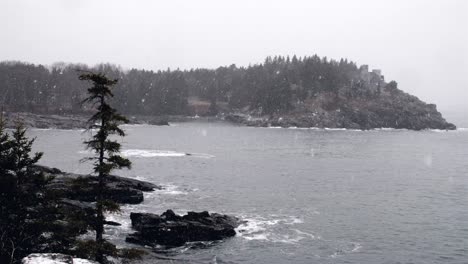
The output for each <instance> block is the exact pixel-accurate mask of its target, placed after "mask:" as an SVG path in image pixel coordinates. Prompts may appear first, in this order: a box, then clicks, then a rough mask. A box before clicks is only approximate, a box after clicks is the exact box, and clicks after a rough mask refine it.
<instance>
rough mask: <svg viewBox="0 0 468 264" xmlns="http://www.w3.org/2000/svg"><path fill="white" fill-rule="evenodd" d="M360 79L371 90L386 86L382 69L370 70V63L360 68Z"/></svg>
mask: <svg viewBox="0 0 468 264" xmlns="http://www.w3.org/2000/svg"><path fill="white" fill-rule="evenodd" d="M359 79H360V80H361V81H362V82H363V83H364V85H365V86H366V87H368V88H369V89H371V90H378V89H380V88H382V87H384V86H385V78H384V76H383V75H382V71H381V70H380V69H373V70H372V71H371V72H369V65H362V66H361V67H360V68H359Z"/></svg>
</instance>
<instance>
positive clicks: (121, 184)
mask: <svg viewBox="0 0 468 264" xmlns="http://www.w3.org/2000/svg"><path fill="white" fill-rule="evenodd" d="M37 169H38V170H41V171H42V172H44V173H45V174H46V175H47V176H52V177H54V179H53V180H52V181H51V182H50V183H49V184H48V188H49V189H50V190H52V191H54V192H55V193H56V194H57V195H58V196H59V197H62V198H67V199H70V200H77V201H81V202H95V201H96V193H95V191H94V190H95V188H96V186H97V184H98V180H97V177H95V176H90V175H80V174H74V173H66V172H62V171H60V170H59V169H55V168H49V167H44V166H37ZM105 184H106V188H105V189H106V191H105V195H104V196H105V197H106V198H107V199H112V200H113V201H115V202H117V203H122V204H138V203H141V202H142V201H143V192H151V191H154V190H155V189H161V187H160V186H157V185H155V184H152V183H149V182H144V181H139V180H135V179H129V178H124V177H120V176H114V175H111V176H109V177H107V178H106V182H105Z"/></svg>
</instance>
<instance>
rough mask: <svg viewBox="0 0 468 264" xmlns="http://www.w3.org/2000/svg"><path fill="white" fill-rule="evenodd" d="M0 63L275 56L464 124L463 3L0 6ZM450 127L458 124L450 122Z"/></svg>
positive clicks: (190, 64)
mask: <svg viewBox="0 0 468 264" xmlns="http://www.w3.org/2000/svg"><path fill="white" fill-rule="evenodd" d="M0 29H1V30H0V32H1V34H0V41H1V43H2V44H1V49H0V61H4V60H20V61H26V62H32V63H36V64H46V65H50V64H53V63H54V62H62V61H63V62H73V63H78V62H79V63H86V64H90V65H93V64H97V63H101V62H109V63H115V64H119V65H121V66H122V67H123V68H126V69H130V68H139V69H148V70H159V69H167V68H171V69H176V68H180V69H190V68H197V67H198V68H200V67H204V68H216V67H219V66H226V65H230V64H233V63H234V64H236V65H237V66H247V65H249V64H255V63H260V62H263V61H264V59H265V57H267V56H274V55H283V56H286V55H290V56H292V55H294V54H296V55H297V56H310V55H313V54H318V55H319V56H327V57H328V58H333V59H338V60H339V59H340V58H348V59H350V60H353V61H355V62H357V63H358V65H361V64H369V66H370V68H376V69H382V71H383V74H384V75H385V79H386V80H396V81H397V82H398V84H399V88H400V89H402V90H404V91H406V92H408V93H411V94H413V95H416V96H418V97H419V98H420V99H422V100H424V101H426V102H428V103H436V104H437V105H438V109H439V110H440V111H441V112H442V114H444V116H445V117H446V118H447V119H448V120H449V121H453V122H455V123H456V124H457V125H459V126H460V125H462V124H459V123H460V122H463V117H464V115H468V103H467V99H468V89H467V88H468V77H467V76H468V1H464V0H437V1H436V0H434V1H424V0H412V1H407V0H406V1H405V0H397V1H383V0H372V1H371V0H359V1H358V0H354V1H349V0H346V1H345V0H328V1H310V0H309V1H293V0H291V1H272V0H268V1H266V0H261V1H255V2H253V1H246V0H237V1H229V2H228V1H214V0H201V1H143V0H140V1H123V0H112V1H110V0H101V1H91V0H83V1H63V0H43V1H33V0H29V1H25V0H3V1H1V2H0ZM454 119H455V120H454Z"/></svg>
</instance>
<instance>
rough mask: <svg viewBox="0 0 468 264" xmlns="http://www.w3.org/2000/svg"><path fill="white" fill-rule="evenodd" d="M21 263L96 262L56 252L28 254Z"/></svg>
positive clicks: (67, 263) (75, 263) (61, 263)
mask: <svg viewBox="0 0 468 264" xmlns="http://www.w3.org/2000/svg"><path fill="white" fill-rule="evenodd" d="M21 263H22V264H97V262H95V261H91V260H87V259H80V258H73V257H72V256H68V255H64V254H57V253H42V254H30V255H28V256H27V257H25V258H23V260H22V261H21Z"/></svg>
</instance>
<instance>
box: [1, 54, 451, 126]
mask: <svg viewBox="0 0 468 264" xmlns="http://www.w3.org/2000/svg"><path fill="white" fill-rule="evenodd" d="M86 70H92V71H94V72H101V73H103V74H105V75H107V76H109V77H110V78H113V79H117V80H118V82H117V84H116V86H115V88H114V90H113V92H114V97H113V98H112V100H111V102H110V103H111V105H112V106H113V107H115V108H116V109H118V111H119V112H121V113H123V114H125V115H127V116H129V117H130V120H131V121H132V117H133V120H135V122H143V121H149V123H154V124H164V123H166V122H165V121H164V120H161V117H164V118H169V120H170V119H171V117H172V118H173V117H175V116H177V117H179V118H180V117H188V116H216V117H218V118H222V119H225V120H228V121H232V122H237V123H243V124H246V125H249V126H280V127H319V128H348V129H373V128H405V129H413V130H421V129H448V130H451V129H456V127H455V125H453V124H451V123H448V122H447V121H446V120H445V119H444V118H443V117H442V115H441V113H440V112H438V111H437V109H436V105H434V104H427V103H425V102H423V101H421V100H419V99H418V98H417V97H415V96H413V95H410V94H407V93H405V92H403V91H401V90H400V89H398V86H397V83H396V82H395V81H389V82H387V81H386V80H385V78H384V75H383V74H382V72H381V70H375V69H374V70H370V69H369V67H368V66H367V65H361V66H358V65H357V64H356V63H354V62H352V61H348V60H347V59H341V60H339V61H338V60H333V59H328V58H326V57H319V56H317V55H314V56H310V57H296V56H293V57H283V56H275V57H267V58H266V59H265V61H264V62H263V63H260V64H254V65H249V66H247V67H238V66H236V65H234V64H233V65H230V66H225V67H219V68H217V69H191V70H179V69H175V70H173V69H167V70H164V71H151V70H150V71H148V70H139V69H130V70H124V69H122V68H121V67H120V66H116V65H111V64H100V65H96V66H94V67H89V66H87V65H84V64H65V63H56V64H54V65H51V66H44V65H35V64H30V63H24V62H14V61H7V62H1V63H0V104H1V105H2V107H3V110H4V111H5V112H7V113H18V112H22V115H23V118H22V119H23V120H24V122H25V123H27V124H28V123H30V124H31V126H36V124H39V125H38V126H41V127H48V126H54V125H53V124H54V122H52V123H50V122H49V123H48V121H44V122H42V123H41V122H40V121H39V122H38V121H37V120H35V118H36V119H37V118H39V120H40V119H41V118H42V119H47V117H51V116H52V117H53V118H55V119H53V120H60V118H61V116H64V115H65V116H68V117H72V118H71V119H70V120H72V121H73V120H76V122H74V123H73V124H69V123H70V122H72V121H70V122H68V124H66V125H64V128H74V127H75V126H78V127H79V126H80V123H83V121H84V120H83V119H81V118H80V116H83V115H86V114H88V112H89V111H91V109H87V108H86V107H81V105H80V102H81V101H82V100H83V99H84V98H85V97H86V85H85V84H84V83H83V82H80V80H79V79H78V77H77V76H78V75H79V71H86ZM27 113H33V114H35V115H41V116H40V117H37V116H35V115H31V114H27ZM137 117H138V118H137ZM143 117H144V118H143ZM64 120H65V119H63V118H62V121H63V122H62V121H60V122H62V123H67V122H66V121H64ZM60 122H58V124H59V125H58V127H60V124H61V123H60Z"/></svg>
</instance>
